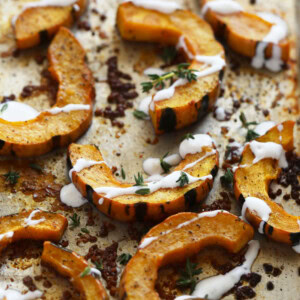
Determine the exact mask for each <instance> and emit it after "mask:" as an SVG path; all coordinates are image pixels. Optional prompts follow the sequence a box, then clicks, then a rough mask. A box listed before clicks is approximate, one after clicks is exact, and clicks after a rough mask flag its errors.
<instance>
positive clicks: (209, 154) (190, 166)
mask: <svg viewBox="0 0 300 300" xmlns="http://www.w3.org/2000/svg"><path fill="white" fill-rule="evenodd" d="M216 153H217V151H216V150H212V151H211V152H207V153H206V154H205V155H204V156H202V157H201V158H199V159H197V160H196V161H194V162H192V163H190V164H187V165H185V166H184V168H183V169H182V170H183V171H184V170H186V169H189V168H192V167H194V166H195V165H196V164H197V163H198V162H200V161H201V160H203V159H205V158H206V157H209V156H211V155H214V154H216Z"/></svg>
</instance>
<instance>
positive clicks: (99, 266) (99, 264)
mask: <svg viewBox="0 0 300 300" xmlns="http://www.w3.org/2000/svg"><path fill="white" fill-rule="evenodd" d="M94 265H95V266H96V268H97V269H98V270H99V271H101V270H102V269H103V263H102V260H101V259H100V260H99V261H95V262H94Z"/></svg>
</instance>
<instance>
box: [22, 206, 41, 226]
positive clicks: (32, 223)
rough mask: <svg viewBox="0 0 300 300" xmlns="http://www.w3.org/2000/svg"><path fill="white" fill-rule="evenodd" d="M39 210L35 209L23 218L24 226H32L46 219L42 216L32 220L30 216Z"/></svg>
mask: <svg viewBox="0 0 300 300" xmlns="http://www.w3.org/2000/svg"><path fill="white" fill-rule="evenodd" d="M38 212H40V210H39V209H35V210H33V211H32V212H31V213H30V215H29V216H28V218H26V219H25V227H26V226H34V225H37V224H39V223H42V222H44V221H46V219H45V218H44V217H43V218H41V219H38V220H32V218H33V217H34V216H35V215H36V214H37V213H38Z"/></svg>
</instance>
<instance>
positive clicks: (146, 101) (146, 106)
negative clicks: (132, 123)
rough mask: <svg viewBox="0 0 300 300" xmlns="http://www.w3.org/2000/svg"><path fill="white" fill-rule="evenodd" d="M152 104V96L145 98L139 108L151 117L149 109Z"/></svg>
mask: <svg viewBox="0 0 300 300" xmlns="http://www.w3.org/2000/svg"><path fill="white" fill-rule="evenodd" d="M151 102H152V96H147V97H145V98H144V99H143V100H142V101H141V103H140V105H139V107H138V110H140V111H142V112H144V113H145V114H146V115H148V116H149V107H150V104H151Z"/></svg>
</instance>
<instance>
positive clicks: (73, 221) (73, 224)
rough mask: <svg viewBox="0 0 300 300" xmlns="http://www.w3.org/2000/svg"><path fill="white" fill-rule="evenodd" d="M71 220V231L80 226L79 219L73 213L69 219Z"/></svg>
mask: <svg viewBox="0 0 300 300" xmlns="http://www.w3.org/2000/svg"><path fill="white" fill-rule="evenodd" d="M70 219H71V224H70V227H71V229H74V228H75V227H78V226H79V225H80V217H79V216H78V215H77V214H76V213H74V214H73V216H72V217H70Z"/></svg>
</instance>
